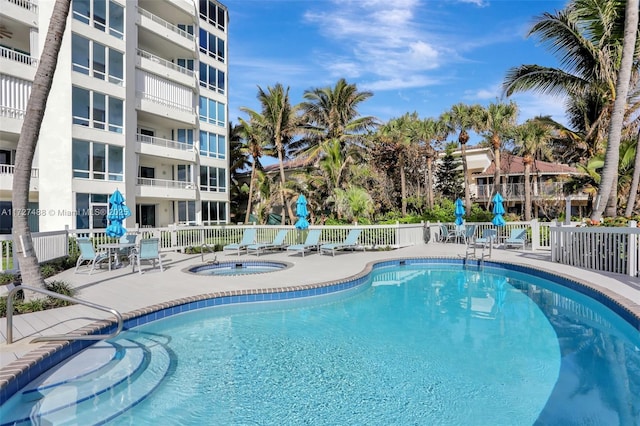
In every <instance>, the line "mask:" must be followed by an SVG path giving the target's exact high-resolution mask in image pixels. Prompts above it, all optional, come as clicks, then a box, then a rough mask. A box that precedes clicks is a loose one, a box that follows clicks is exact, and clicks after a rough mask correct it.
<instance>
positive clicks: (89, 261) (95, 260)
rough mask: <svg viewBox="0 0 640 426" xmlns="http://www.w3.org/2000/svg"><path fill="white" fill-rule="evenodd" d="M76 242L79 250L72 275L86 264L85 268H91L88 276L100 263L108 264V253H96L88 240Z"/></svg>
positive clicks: (81, 239)
mask: <svg viewBox="0 0 640 426" xmlns="http://www.w3.org/2000/svg"><path fill="white" fill-rule="evenodd" d="M76 242H77V244H78V249H80V256H78V261H77V262H76V270H75V271H74V273H78V268H80V265H82V264H83V263H86V266H88V267H89V266H90V267H91V269H90V270H89V275H91V273H92V272H93V270H94V269H95V268H96V266H98V267H100V264H101V263H103V262H109V253H108V252H106V251H99V252H96V250H95V249H94V248H93V243H92V242H91V240H89V239H88V238H78V239H77V241H76Z"/></svg>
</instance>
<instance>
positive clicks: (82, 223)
mask: <svg viewBox="0 0 640 426" xmlns="http://www.w3.org/2000/svg"><path fill="white" fill-rule="evenodd" d="M108 199H109V195H108V194H82V193H76V228H77V229H103V228H106V227H107V209H108Z"/></svg>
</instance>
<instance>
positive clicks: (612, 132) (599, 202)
mask: <svg viewBox="0 0 640 426" xmlns="http://www.w3.org/2000/svg"><path fill="white" fill-rule="evenodd" d="M626 3H627V7H626V10H625V22H624V37H623V40H622V58H621V64H620V69H619V71H618V76H617V82H616V89H615V100H614V102H613V111H612V112H611V121H610V123H609V138H608V140H607V151H606V154H605V162H604V170H603V171H602V182H600V189H599V190H598V197H597V198H596V203H595V206H594V209H593V212H592V214H591V219H592V220H600V219H601V218H602V214H603V213H605V207H606V216H609V217H612V216H616V214H617V207H618V192H617V189H618V184H617V177H618V161H619V151H620V149H619V148H620V139H621V136H622V127H623V121H624V115H625V109H626V104H627V93H628V92H629V82H630V81H631V71H632V68H633V61H634V57H635V49H636V40H637V33H638V13H639V12H638V9H639V8H640V0H626ZM604 200H608V202H607V205H606V206H605V205H604V203H603V201H604Z"/></svg>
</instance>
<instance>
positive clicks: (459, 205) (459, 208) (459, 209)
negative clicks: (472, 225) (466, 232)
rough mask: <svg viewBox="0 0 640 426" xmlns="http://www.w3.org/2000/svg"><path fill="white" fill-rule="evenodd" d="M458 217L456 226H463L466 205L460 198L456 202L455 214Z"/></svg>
mask: <svg viewBox="0 0 640 426" xmlns="http://www.w3.org/2000/svg"><path fill="white" fill-rule="evenodd" d="M453 213H454V214H455V215H456V221H455V223H456V225H462V224H463V223H464V219H462V217H463V216H464V214H465V210H464V203H463V202H462V200H461V199H460V198H458V199H457V200H456V202H455V210H454V212H453Z"/></svg>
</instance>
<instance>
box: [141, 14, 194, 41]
mask: <svg viewBox="0 0 640 426" xmlns="http://www.w3.org/2000/svg"><path fill="white" fill-rule="evenodd" d="M138 12H140V15H142V16H144V17H145V18H149V19H151V20H152V21H153V22H155V23H156V24H158V25H161V26H163V27H165V28H166V29H168V30H171V31H173V32H174V33H176V34H178V35H180V36H182V37H184V38H186V39H187V40H189V41H194V40H195V39H194V37H193V35H192V34H189V33H188V32H186V31H184V30H181V29H180V28H178V27H177V26H176V25H173V24H172V23H171V22H167V21H165V20H164V19H162V18H161V17H159V16H156V15H154V14H153V13H151V12H149V11H147V10H144V9H141V8H138Z"/></svg>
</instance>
